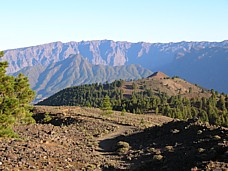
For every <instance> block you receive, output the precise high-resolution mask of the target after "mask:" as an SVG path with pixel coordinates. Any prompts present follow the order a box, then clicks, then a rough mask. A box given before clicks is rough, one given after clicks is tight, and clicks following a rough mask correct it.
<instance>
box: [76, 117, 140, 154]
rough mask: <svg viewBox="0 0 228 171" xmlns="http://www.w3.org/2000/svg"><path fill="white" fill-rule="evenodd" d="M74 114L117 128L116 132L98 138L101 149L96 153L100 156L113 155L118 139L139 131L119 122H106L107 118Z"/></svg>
mask: <svg viewBox="0 0 228 171" xmlns="http://www.w3.org/2000/svg"><path fill="white" fill-rule="evenodd" d="M74 114H75V115H77V116H78V117H82V118H90V119H96V120H100V121H102V122H104V123H106V124H109V125H112V126H115V127H117V130H116V131H113V132H110V133H108V134H105V135H104V136H101V137H98V138H96V140H97V141H98V144H99V148H98V149H96V152H97V153H98V154H100V155H108V154H112V153H113V152H114V151H115V145H116V143H117V142H118V139H116V137H121V136H124V134H126V133H128V132H134V131H135V130H136V129H137V128H136V127H135V126H131V125H127V124H122V123H118V122H117V121H111V120H106V119H105V118H101V117H97V116H89V115H86V114H79V113H74Z"/></svg>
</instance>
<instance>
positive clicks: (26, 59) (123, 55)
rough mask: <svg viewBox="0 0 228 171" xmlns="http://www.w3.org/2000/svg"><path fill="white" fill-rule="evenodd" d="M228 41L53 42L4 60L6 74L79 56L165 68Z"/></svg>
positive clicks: (7, 53)
mask: <svg viewBox="0 0 228 171" xmlns="http://www.w3.org/2000/svg"><path fill="white" fill-rule="evenodd" d="M224 46H228V41H224V42H220V43H213V42H179V43H144V42H139V43H130V42H114V41H112V40H96V41H82V42H69V43H62V42H54V43H49V44H44V45H39V46H32V47H27V48H20V49H13V50H6V51H5V56H4V58H3V60H7V61H8V62H9V68H8V73H14V72H16V71H18V70H20V69H22V68H24V67H27V66H36V65H39V64H41V65H48V64H50V63H53V62H58V61H61V60H64V59H66V58H67V57H68V56H69V55H71V54H81V55H82V56H83V57H85V58H87V59H88V60H89V62H91V63H92V64H95V65H98V64H104V65H111V66H120V65H125V64H140V65H142V66H143V67H146V68H148V69H151V70H155V69H157V68H159V67H162V66H165V65H167V64H169V63H171V62H172V61H173V59H175V56H176V55H177V54H179V55H181V54H184V53H186V52H190V51H191V49H192V48H206V47H224Z"/></svg>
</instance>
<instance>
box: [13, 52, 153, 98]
mask: <svg viewBox="0 0 228 171" xmlns="http://www.w3.org/2000/svg"><path fill="white" fill-rule="evenodd" d="M20 72H22V73H23V74H25V75H26V76H28V78H29V80H30V85H31V88H32V89H33V90H35V91H36V92H37V97H36V99H35V101H34V102H37V101H38V100H41V99H43V98H47V97H48V96H50V95H52V94H54V93H56V92H58V91H59V90H61V89H64V88H66V87H70V86H76V85H81V84H91V83H104V82H106V81H109V82H111V81H114V80H116V79H138V78H141V77H147V76H148V75H150V74H151V73H152V72H151V71H150V70H148V69H144V68H142V67H141V66H140V65H133V64H132V65H127V66H116V67H113V66H107V65H93V64H91V63H89V61H88V60H87V59H85V58H83V57H82V56H81V55H70V56H69V57H68V58H66V59H65V60H62V61H59V62H55V63H52V64H50V65H43V66H42V65H37V66H35V67H26V68H24V69H22V70H20V71H18V72H16V73H14V74H13V75H15V76H16V75H18V74H19V73H20Z"/></svg>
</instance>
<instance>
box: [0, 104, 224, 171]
mask: <svg viewBox="0 0 228 171" xmlns="http://www.w3.org/2000/svg"><path fill="white" fill-rule="evenodd" d="M33 117H34V119H35V120H36V124H30V125H15V126H14V131H15V132H16V133H17V134H18V135H19V137H20V138H16V139H0V149H1V150H0V154H1V155H0V161H1V162H0V170H191V168H193V169H201V170H202V169H205V170H213V169H218V168H219V169H221V170H226V169H228V161H227V159H228V142H227V139H228V129H227V128H224V127H218V126H212V125H209V124H203V123H201V122H199V121H197V120H194V119H191V120H188V121H180V120H174V119H172V118H169V117H166V116H161V115H159V114H148V115H145V114H132V113H127V112H117V111H112V112H111V113H109V114H107V113H105V112H104V111H103V110H100V109H97V108H86V107H72V106H71V107H69V106H65V107H64V106H55V107H51V106H35V108H34V110H33Z"/></svg>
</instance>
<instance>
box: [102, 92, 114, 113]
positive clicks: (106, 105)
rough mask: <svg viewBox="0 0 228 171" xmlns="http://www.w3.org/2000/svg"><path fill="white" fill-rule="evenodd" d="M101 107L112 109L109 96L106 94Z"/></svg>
mask: <svg viewBox="0 0 228 171" xmlns="http://www.w3.org/2000/svg"><path fill="white" fill-rule="evenodd" d="M102 109H103V110H106V111H107V110H112V106H111V102H110V97H109V96H108V95H106V96H105V98H104V100H103V104H102Z"/></svg>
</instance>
